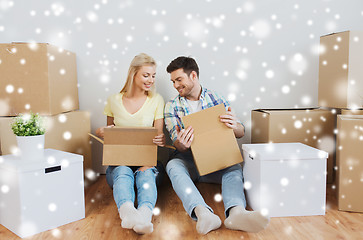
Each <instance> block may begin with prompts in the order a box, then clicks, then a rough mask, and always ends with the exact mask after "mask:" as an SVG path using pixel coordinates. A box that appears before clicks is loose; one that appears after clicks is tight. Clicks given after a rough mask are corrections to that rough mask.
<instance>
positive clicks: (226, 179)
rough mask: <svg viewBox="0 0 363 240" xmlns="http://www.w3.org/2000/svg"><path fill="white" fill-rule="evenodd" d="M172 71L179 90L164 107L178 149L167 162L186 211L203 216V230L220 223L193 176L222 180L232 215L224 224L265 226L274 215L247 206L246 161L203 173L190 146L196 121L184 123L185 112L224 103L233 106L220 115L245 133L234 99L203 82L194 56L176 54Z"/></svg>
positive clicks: (200, 222) (251, 229)
mask: <svg viewBox="0 0 363 240" xmlns="http://www.w3.org/2000/svg"><path fill="white" fill-rule="evenodd" d="M167 72H168V73H170V76H171V81H172V83H173V85H174V88H175V89H176V90H177V91H178V92H179V95H178V96H177V97H175V98H174V99H172V100H170V101H169V102H168V103H167V104H166V105H165V110H164V117H165V125H166V128H167V129H168V131H169V134H170V137H171V139H172V140H173V142H174V146H175V147H176V149H177V150H176V151H175V155H174V157H173V158H172V159H171V160H170V161H169V162H168V164H167V166H166V172H167V174H168V175H169V178H170V180H171V182H172V185H173V188H174V191H175V192H176V194H177V195H178V197H179V198H180V200H181V201H182V203H183V206H184V209H185V211H187V213H188V214H189V216H190V217H191V218H192V219H194V220H197V226H196V229H197V231H198V233H200V234H207V233H208V232H210V231H212V230H215V229H218V228H219V227H220V226H221V220H220V218H219V217H218V216H217V215H215V214H214V213H213V210H212V209H211V208H210V207H209V206H208V205H207V204H206V203H205V201H204V199H203V197H202V196H201V194H200V193H199V191H198V189H197V188H196V186H195V184H194V182H193V181H195V182H208V183H221V184H222V198H223V202H224V208H225V215H226V219H225V221H224V225H225V226H226V227H227V228H229V229H233V230H241V231H247V232H258V231H260V230H263V229H265V228H266V226H267V224H268V222H269V218H268V217H267V216H264V215H262V214H261V213H260V212H255V211H246V209H245V207H246V200H245V196H244V192H243V176H242V168H241V165H239V164H236V165H233V166H231V167H229V168H226V169H223V170H220V171H217V172H214V173H210V174H207V175H205V176H200V175H199V173H198V171H197V168H196V166H195V164H194V160H193V155H192V153H191V150H190V146H191V144H192V142H193V138H194V135H193V128H192V126H190V127H188V128H187V129H184V127H183V126H182V123H181V117H182V116H185V115H188V114H191V113H194V112H198V111H200V110H202V109H206V108H209V107H213V106H215V105H218V104H221V103H223V104H224V105H225V107H226V109H227V111H226V113H225V114H224V115H222V116H220V121H221V122H223V123H224V124H225V125H226V126H227V127H229V128H231V129H233V132H234V134H235V136H236V137H237V138H241V137H243V135H244V126H243V125H242V124H241V123H240V122H239V121H238V120H237V118H236V116H235V114H233V113H232V111H231V107H230V106H229V103H228V102H227V101H226V100H225V99H224V98H223V97H222V96H220V95H218V94H217V93H215V92H212V91H210V90H208V89H206V88H203V87H202V86H201V85H200V83H199V68H198V65H197V63H196V62H195V60H194V59H193V58H190V57H178V58H176V59H174V60H173V61H172V62H171V63H170V64H169V66H168V67H167ZM211 141H213V139H211Z"/></svg>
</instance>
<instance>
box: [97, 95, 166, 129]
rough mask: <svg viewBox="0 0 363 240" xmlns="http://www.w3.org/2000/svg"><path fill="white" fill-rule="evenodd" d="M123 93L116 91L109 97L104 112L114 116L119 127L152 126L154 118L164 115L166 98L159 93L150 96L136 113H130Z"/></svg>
mask: <svg viewBox="0 0 363 240" xmlns="http://www.w3.org/2000/svg"><path fill="white" fill-rule="evenodd" d="M122 96H123V93H116V94H113V95H111V96H110V97H109V98H108V99H107V104H106V106H105V109H104V111H103V113H104V114H105V115H107V116H109V117H113V118H114V124H115V125H116V126H119V127H152V126H153V125H154V120H157V119H161V118H163V117H164V115H163V112H164V104H165V103H164V99H163V97H162V96H161V95H160V94H158V93H154V94H153V96H148V97H147V98H146V100H145V102H144V104H143V105H142V107H141V108H140V109H139V110H138V111H137V112H136V113H134V114H131V113H129V112H128V111H127V110H126V108H125V107H124V105H123V103H122Z"/></svg>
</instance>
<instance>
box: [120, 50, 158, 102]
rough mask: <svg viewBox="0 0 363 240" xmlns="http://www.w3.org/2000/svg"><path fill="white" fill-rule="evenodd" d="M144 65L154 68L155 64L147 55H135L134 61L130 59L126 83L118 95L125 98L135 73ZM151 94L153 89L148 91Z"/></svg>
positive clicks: (129, 90)
mask: <svg viewBox="0 0 363 240" xmlns="http://www.w3.org/2000/svg"><path fill="white" fill-rule="evenodd" d="M145 65H151V66H156V62H155V60H154V59H153V58H152V57H150V56H149V55H147V54H145V53H140V54H138V55H136V56H135V57H134V59H132V61H131V63H130V67H129V71H128V73H127V79H126V83H125V85H124V87H123V88H122V89H121V91H120V93H124V95H125V96H127V95H128V94H129V93H130V92H131V89H132V84H133V82H134V77H135V75H136V73H137V72H138V71H139V70H140V68H141V67H142V66H145ZM153 92H154V87H153V88H152V89H151V90H150V94H151V95H152V94H153ZM148 94H149V92H148ZM150 94H149V95H150Z"/></svg>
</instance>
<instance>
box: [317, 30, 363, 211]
mask: <svg viewBox="0 0 363 240" xmlns="http://www.w3.org/2000/svg"><path fill="white" fill-rule="evenodd" d="M320 45H321V53H320V59H319V105H320V106H322V107H330V108H337V109H339V110H340V112H341V115H338V116H337V141H336V151H337V154H336V156H337V157H336V166H337V167H336V169H337V174H336V185H337V188H338V191H337V194H338V195H337V199H338V209H339V210H344V211H353V212H363V201H362V199H363V178H362V176H363V175H362V172H363V57H362V54H363V32H357V31H346V32H340V33H335V34H330V35H327V36H323V37H321V38H320Z"/></svg>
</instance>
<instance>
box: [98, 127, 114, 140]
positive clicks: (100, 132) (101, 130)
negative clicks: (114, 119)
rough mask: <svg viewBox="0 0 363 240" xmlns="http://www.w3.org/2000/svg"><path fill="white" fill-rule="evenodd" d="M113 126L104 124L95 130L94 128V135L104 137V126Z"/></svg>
mask: <svg viewBox="0 0 363 240" xmlns="http://www.w3.org/2000/svg"><path fill="white" fill-rule="evenodd" d="M114 126H115V125H109V126H106V127H100V128H97V130H96V136H97V137H100V138H104V137H105V128H112V127H114Z"/></svg>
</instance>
